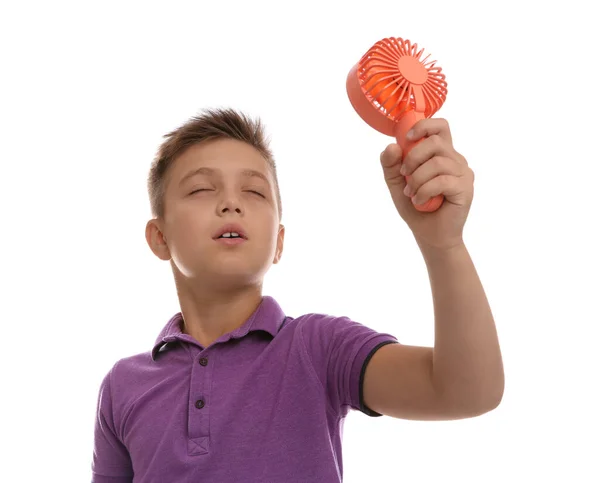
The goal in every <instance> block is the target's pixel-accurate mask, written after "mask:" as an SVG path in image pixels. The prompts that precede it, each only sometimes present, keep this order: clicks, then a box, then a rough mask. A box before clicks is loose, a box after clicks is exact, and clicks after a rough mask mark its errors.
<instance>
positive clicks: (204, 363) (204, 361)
mask: <svg viewBox="0 0 600 483" xmlns="http://www.w3.org/2000/svg"><path fill="white" fill-rule="evenodd" d="M198 362H200V365H201V366H205V365H206V364H208V359H207V358H206V357H201V358H200V361H198Z"/></svg>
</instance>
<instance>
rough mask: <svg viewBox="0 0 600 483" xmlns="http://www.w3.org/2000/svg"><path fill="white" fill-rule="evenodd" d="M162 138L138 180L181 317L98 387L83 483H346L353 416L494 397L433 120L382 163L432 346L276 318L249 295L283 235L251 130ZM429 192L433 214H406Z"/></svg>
mask: <svg viewBox="0 0 600 483" xmlns="http://www.w3.org/2000/svg"><path fill="white" fill-rule="evenodd" d="M165 137H166V141H165V142H164V143H163V144H162V146H161V147H160V149H159V151H158V154H157V156H156V159H155V161H154V163H153V165H152V168H151V171H150V175H149V180H148V187H149V194H150V201H151V208H152V215H153V217H154V218H153V219H151V220H150V221H149V222H148V224H147V227H146V240H147V242H148V245H149V246H150V249H151V250H152V252H153V253H154V254H155V255H156V256H157V257H159V258H160V259H161V260H165V261H169V262H170V265H171V267H172V270H173V275H174V279H175V285H176V288H177V294H178V298H179V303H180V308H181V312H179V313H177V314H176V315H174V316H173V317H172V318H171V319H170V320H169V321H168V322H167V324H166V325H165V327H164V328H163V329H162V330H161V332H160V334H159V335H158V337H157V339H156V343H155V345H154V347H152V348H151V350H149V351H148V352H145V353H142V354H138V355H134V356H131V357H126V358H123V359H121V360H119V361H118V362H116V363H115V364H114V366H113V367H112V368H111V370H110V371H109V372H108V373H107V375H106V376H105V378H104V379H103V381H102V384H101V387H100V391H99V396H98V406H97V418H96V426H95V433H94V454H93V464H92V471H93V481H94V482H95V483H109V482H110V483H125V482H135V483H150V482H152V483H171V482H173V483H175V482H176V483H185V482H190V483H192V482H210V483H213V482H214V483H242V482H244V483H253V482H256V483H258V482H265V483H292V482H298V483H299V482H302V483H306V482H320V483H333V482H341V481H342V477H343V465H342V441H341V439H342V430H343V424H344V419H345V417H346V415H347V414H348V412H349V411H350V410H358V411H361V412H363V413H364V414H366V415H368V416H372V417H378V416H382V415H387V416H390V417H393V418H404V419H420V420H443V419H458V418H468V417H473V416H477V415H480V414H483V413H485V412H487V411H490V410H492V409H494V408H495V407H496V406H497V405H498V404H499V403H500V400H501V398H502V395H503V391H504V373H503V364H502V358H501V354H500V349H499V346H498V339H497V335H496V329H495V324H494V320H493V317H492V314H491V312H490V308H489V305H488V303H487V300H486V297H485V293H484V290H483V288H482V286H481V283H480V281H479V278H478V276H477V273H476V270H475V268H474V266H473V263H472V261H471V259H470V257H469V254H468V252H467V249H466V247H465V245H464V243H463V239H462V230H463V225H464V223H465V221H466V218H467V213H468V211H469V207H470V205H471V200H472V198H473V179H474V178H473V173H472V171H471V170H470V168H469V167H468V165H467V162H466V160H465V159H464V157H462V156H461V155H460V154H458V153H457V152H456V151H455V150H454V148H453V147H452V140H451V136H450V130H449V127H448V124H447V123H446V122H445V121H444V120H443V119H426V120H424V121H421V122H420V123H418V124H417V125H416V126H415V128H414V138H413V140H417V139H421V138H424V140H423V142H421V143H419V144H418V145H416V147H415V148H413V149H412V150H411V151H410V154H409V155H407V156H405V157H404V158H403V156H402V153H401V150H400V147H399V146H398V145H397V144H391V145H389V146H388V147H387V148H386V150H385V151H384V152H383V153H382V154H381V164H382V167H383V173H384V176H385V179H386V183H387V186H388V188H389V190H390V193H391V196H392V200H393V202H394V203H395V206H396V208H397V210H398V212H399V214H400V216H401V217H402V218H403V219H404V220H405V222H406V223H407V224H408V225H409V227H410V228H411V230H412V232H413V234H414V236H415V240H416V242H417V243H418V246H419V248H420V249H421V252H422V254H423V256H424V259H425V262H426V266H427V269H428V272H429V275H430V280H431V288H432V294H433V301H434V307H435V344H434V347H433V348H429V347H414V346H405V345H402V344H400V343H398V340H397V339H396V337H394V336H393V335H390V334H382V333H377V332H375V331H373V330H371V329H369V328H368V327H366V326H364V325H361V324H360V323H358V322H355V321H353V320H350V319H349V318H346V317H335V316H331V315H324V314H314V313H311V314H306V315H303V316H301V317H298V318H292V317H286V315H285V312H284V310H283V309H282V308H281V307H280V306H279V305H278V304H277V302H276V301H275V300H274V299H273V298H271V297H269V296H263V295H262V283H263V277H264V276H265V274H266V272H267V271H268V269H269V267H270V266H271V264H273V263H277V262H278V261H279V260H280V259H281V255H282V252H283V246H284V235H285V229H284V227H283V225H281V224H280V221H281V213H282V209H281V199H280V194H279V187H278V182H277V172H276V167H275V162H274V160H273V156H272V153H271V152H270V150H269V148H268V146H267V143H266V141H265V139H264V136H263V130H262V125H261V123H260V120H258V121H256V120H252V119H250V118H248V117H247V116H245V115H244V114H241V113H238V112H236V111H234V110H231V109H225V110H207V111H205V112H203V113H202V114H201V115H199V116H198V117H196V118H193V119H191V120H190V121H189V122H187V123H186V124H184V125H183V126H181V127H180V128H179V129H177V130H175V131H173V132H171V133H170V134H167V135H166V136H165ZM404 175H410V177H409V178H408V179H409V182H408V185H407V184H406V182H405V178H404ZM405 188H406V189H405ZM438 194H443V195H444V196H445V202H444V204H443V205H442V207H441V208H440V209H439V210H438V211H436V212H433V213H422V212H419V211H417V210H416V209H415V207H414V205H413V204H416V205H418V204H422V203H424V202H425V201H427V200H428V199H429V198H431V197H433V196H435V195H438ZM149 349H150V348H149Z"/></svg>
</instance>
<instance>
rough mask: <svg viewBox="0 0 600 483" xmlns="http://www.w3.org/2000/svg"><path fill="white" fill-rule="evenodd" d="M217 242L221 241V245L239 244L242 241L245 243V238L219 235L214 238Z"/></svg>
mask: <svg viewBox="0 0 600 483" xmlns="http://www.w3.org/2000/svg"><path fill="white" fill-rule="evenodd" d="M215 241H216V242H217V243H221V244H222V245H241V244H242V243H246V239H245V238H241V237H222V236H221V237H219V238H215Z"/></svg>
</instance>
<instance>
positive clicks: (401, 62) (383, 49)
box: [346, 37, 448, 212]
mask: <svg viewBox="0 0 600 483" xmlns="http://www.w3.org/2000/svg"><path fill="white" fill-rule="evenodd" d="M422 54H423V49H421V50H420V51H418V52H417V44H411V42H410V41H409V40H403V39H401V38H393V37H392V38H387V39H384V40H381V41H379V42H377V43H376V44H375V45H373V47H371V48H370V49H369V50H368V51H367V53H366V54H365V55H363V56H362V58H361V59H360V61H359V62H358V63H357V64H356V65H355V66H354V67H352V69H351V70H350V73H349V74H348V78H347V80H346V91H347V93H348V97H349V99H350V103H351V104H352V107H354V110H355V111H356V112H357V113H358V115H359V116H360V117H361V118H362V119H363V121H365V122H366V123H367V124H368V125H369V126H371V127H372V128H373V129H376V130H377V131H379V132H381V133H383V134H385V135H387V136H394V137H395V138H396V142H397V143H398V144H399V145H400V147H401V148H402V153H403V155H406V154H407V153H408V152H409V151H410V150H411V149H412V148H413V147H414V146H416V145H417V144H418V143H420V142H421V141H423V139H420V140H419V141H417V142H416V143H415V142H409V141H408V140H407V139H406V133H408V131H409V130H410V129H411V128H412V127H413V126H414V125H415V124H416V122H417V121H420V120H421V119H425V118H426V117H427V118H429V117H431V116H433V115H434V114H435V113H436V112H437V111H438V110H439V109H440V107H442V104H443V103H444V101H445V100H446V94H447V93H448V89H447V86H448V84H447V83H446V81H445V79H446V76H445V75H444V74H442V69H441V68H439V67H435V66H434V65H435V63H436V62H437V61H429V62H426V61H427V58H428V57H429V55H428V56H427V57H425V58H424V59H421V55H422ZM406 179H409V177H408V176H407V178H406ZM443 201H444V197H443V196H442V195H438V196H436V197H434V198H431V199H429V200H428V201H426V202H425V203H423V204H421V205H415V208H416V209H417V210H419V211H424V212H432V211H435V210H437V209H438V208H439V207H440V206H441V205H442V203H443Z"/></svg>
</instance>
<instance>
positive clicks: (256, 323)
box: [152, 295, 287, 361]
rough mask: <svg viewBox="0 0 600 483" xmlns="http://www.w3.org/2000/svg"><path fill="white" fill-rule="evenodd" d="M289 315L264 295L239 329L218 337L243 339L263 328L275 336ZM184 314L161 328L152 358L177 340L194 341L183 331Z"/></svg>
mask: <svg viewBox="0 0 600 483" xmlns="http://www.w3.org/2000/svg"><path fill="white" fill-rule="evenodd" d="M286 318H287V317H286V316H285V314H284V313H283V310H282V309H281V307H280V306H279V304H278V303H277V302H276V301H275V299H274V298H273V297H269V296H267V295H265V296H263V298H262V301H261V303H260V304H259V306H258V307H257V308H256V310H255V311H254V312H253V313H252V315H250V317H249V318H248V319H247V320H246V321H245V322H244V323H243V324H242V325H241V326H240V327H238V328H237V329H235V330H233V331H231V332H230V333H228V334H225V335H222V336H221V337H219V339H217V340H218V341H220V342H224V341H226V340H230V339H241V338H242V337H244V336H245V335H247V334H248V333H249V332H251V331H257V330H262V331H265V332H267V333H269V334H271V336H273V337H275V336H276V335H277V333H278V332H279V331H280V330H281V327H282V326H283V322H285V319H286ZM182 322H183V315H182V313H181V312H178V313H177V314H175V315H174V316H173V317H171V319H170V320H169V322H167V325H165V327H164V328H163V329H162V330H161V332H160V334H159V335H158V337H157V338H156V342H155V343H154V347H153V348H152V360H153V361H155V360H156V357H157V355H158V353H159V352H164V351H165V350H168V349H169V348H170V347H171V345H174V344H173V343H177V341H185V342H193V339H192V338H191V336H189V335H188V334H184V333H183V332H182V331H181V328H182Z"/></svg>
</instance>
